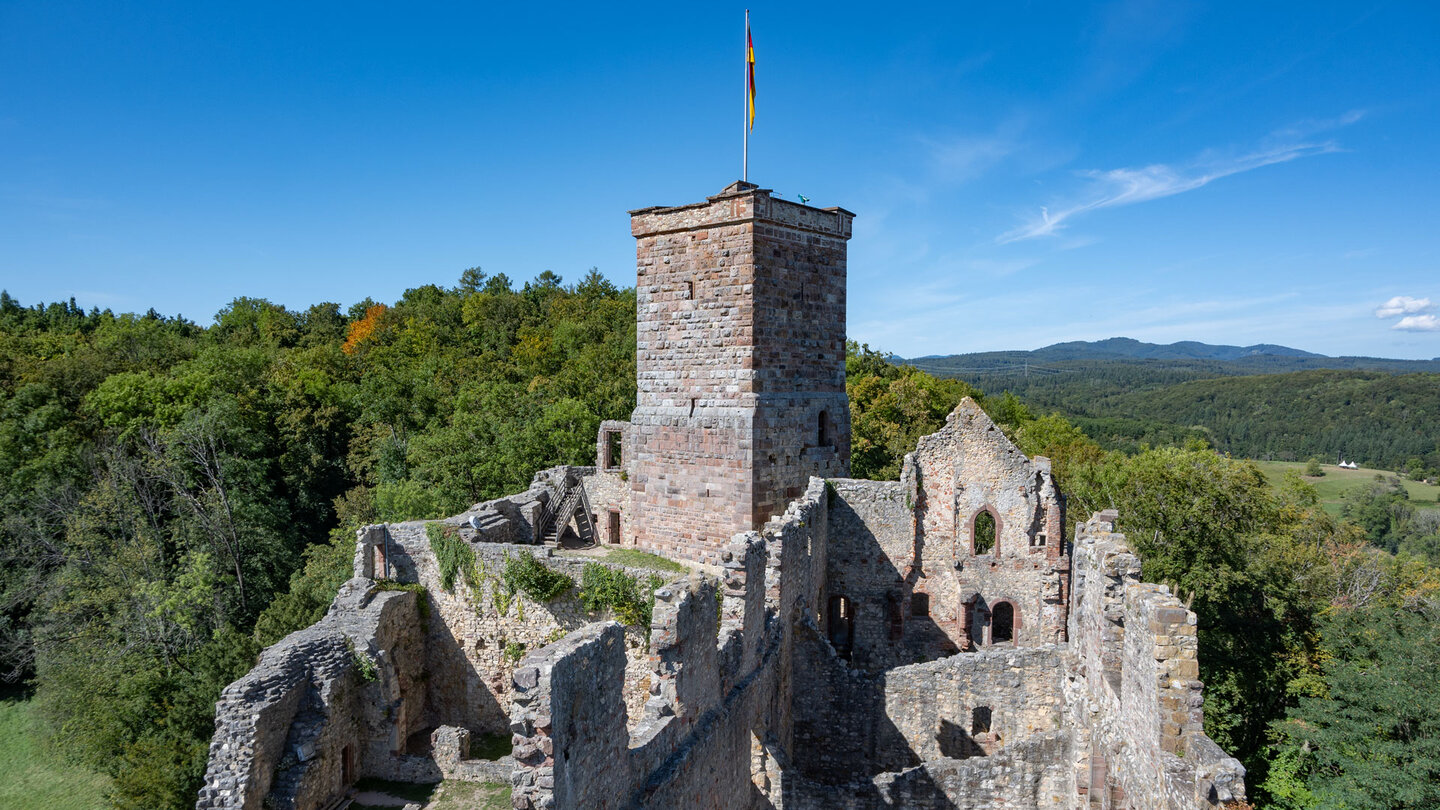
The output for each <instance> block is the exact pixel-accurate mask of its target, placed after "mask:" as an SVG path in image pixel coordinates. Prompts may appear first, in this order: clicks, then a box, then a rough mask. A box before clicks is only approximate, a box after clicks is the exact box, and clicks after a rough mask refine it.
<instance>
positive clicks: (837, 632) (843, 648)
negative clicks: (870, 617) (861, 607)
mask: <svg viewBox="0 0 1440 810" xmlns="http://www.w3.org/2000/svg"><path fill="white" fill-rule="evenodd" d="M827 618H828V621H827V623H826V624H827V626H828V627H829V629H830V646H832V647H834V648H835V651H836V652H838V653H840V654H841V655H843V656H846V657H849V655H850V646H851V644H852V643H853V642H854V640H855V613H854V611H853V609H852V608H851V606H850V600H849V599H846V598H845V597H843V596H832V597H830V610H829V616H828V617H827Z"/></svg>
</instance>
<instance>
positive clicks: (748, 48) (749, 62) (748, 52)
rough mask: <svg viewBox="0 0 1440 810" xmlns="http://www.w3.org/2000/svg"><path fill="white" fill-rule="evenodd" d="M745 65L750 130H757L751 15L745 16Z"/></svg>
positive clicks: (753, 42)
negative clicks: (747, 69)
mask: <svg viewBox="0 0 1440 810" xmlns="http://www.w3.org/2000/svg"><path fill="white" fill-rule="evenodd" d="M745 63H746V67H748V68H749V75H750V83H749V90H750V92H749V99H750V128H751V129H754V128H755V41H754V40H752V39H751V38H750V15H749V14H746V15H745Z"/></svg>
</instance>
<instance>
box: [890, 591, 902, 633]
mask: <svg viewBox="0 0 1440 810" xmlns="http://www.w3.org/2000/svg"><path fill="white" fill-rule="evenodd" d="M888 607H889V612H890V640H891V641H899V640H900V639H902V638H904V637H905V611H904V610H902V609H901V605H900V597H899V596H891V597H890V604H889V606H888Z"/></svg>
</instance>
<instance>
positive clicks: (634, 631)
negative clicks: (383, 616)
mask: <svg viewBox="0 0 1440 810" xmlns="http://www.w3.org/2000/svg"><path fill="white" fill-rule="evenodd" d="M454 520H455V519H447V520H445V521H440V523H441V525H451V526H453V523H454ZM386 529H387V530H388V531H389V533H390V537H391V549H392V559H393V560H394V561H395V564H394V565H393V566H392V569H393V570H395V571H398V572H401V574H400V576H399V577H397V579H398V581H401V582H418V583H419V584H421V585H424V586H425V588H426V591H427V593H428V595H429V598H430V600H431V604H432V605H433V606H434V613H435V616H436V617H437V618H438V619H439V621H436V622H432V623H431V624H430V625H429V633H428V635H427V638H426V645H425V650H426V662H425V668H426V671H427V672H429V673H430V676H431V677H430V678H429V680H428V681H427V683H426V688H427V690H428V692H429V697H428V705H429V706H430V710H429V712H428V714H427V718H426V721H427V722H426V726H427V727H435V726H460V727H463V728H468V729H471V730H472V731H476V732H488V733H498V732H502V731H504V730H505V729H506V728H507V727H508V725H509V722H510V720H509V716H510V710H509V705H510V691H511V675H512V674H513V672H514V671H515V668H516V666H517V665H518V663H519V660H520V658H521V657H522V656H523V654H524V652H525V651H528V650H537V649H540V648H541V647H544V646H545V645H547V644H550V643H552V642H554V641H555V640H557V639H559V638H560V637H562V636H563V635H565V634H566V633H568V632H570V631H572V630H575V629H578V628H580V627H583V626H585V625H587V624H590V623H591V622H593V621H595V619H596V617H595V616H594V615H592V614H590V613H588V612H587V611H586V610H585V607H584V605H582V604H581V603H580V600H579V595H578V593H577V592H576V591H571V592H570V593H568V594H564V595H562V596H560V597H558V598H556V599H554V600H552V601H550V602H536V601H534V600H533V599H530V598H529V597H527V596H525V595H524V594H522V593H511V592H509V591H508V589H507V588H506V587H505V585H504V583H503V582H502V581H501V579H500V574H501V572H502V571H503V570H504V566H505V562H506V560H507V559H508V558H510V557H512V556H516V555H519V554H532V555H534V556H535V557H536V558H537V559H539V560H540V561H541V562H543V563H544V564H545V565H546V567H548V568H550V569H552V570H555V571H559V572H561V573H564V574H566V575H568V576H569V577H570V578H571V579H572V580H574V582H575V583H576V584H577V585H579V583H580V580H581V574H582V572H583V570H584V567H585V565H586V564H587V563H590V562H599V563H600V564H602V565H609V564H607V563H604V562H603V561H598V560H594V559H591V558H583V557H563V556H558V555H555V553H554V551H553V550H551V549H548V548H544V547H540V548H535V547H527V546H517V545H511V544H503V543H473V544H471V549H472V551H473V552H474V554H475V558H476V562H477V565H476V571H475V572H474V575H473V576H474V579H475V581H476V584H477V585H478V588H476V587H472V586H471V585H470V584H469V582H467V581H466V579H465V578H464V577H463V576H457V577H456V581H455V583H454V587H453V588H452V590H449V591H446V590H445V588H444V586H443V583H442V582H441V577H440V567H439V563H438V561H437V560H436V558H435V552H434V550H433V549H432V547H431V544H430V540H429V538H428V537H427V534H426V528H425V523H423V522H412V523H392V524H389V525H388V526H387V527H386ZM609 567H619V566H613V565H610V566H609ZM626 570H627V571H628V572H629V573H630V574H632V575H634V576H637V577H639V578H642V579H643V578H645V577H648V576H649V575H651V574H655V573H657V572H653V571H645V570H639V569H626ZM663 576H664V577H667V578H669V577H673V576H675V575H674V574H670V573H667V574H663ZM644 647H645V636H644V632H643V631H642V630H640V629H638V628H631V629H628V630H627V631H626V633H625V649H626V654H627V656H628V660H629V662H630V666H629V669H628V674H627V676H626V688H625V690H624V693H625V695H626V705H627V706H628V707H629V709H630V711H629V716H630V717H632V718H634V717H638V715H639V708H640V706H641V705H642V704H643V703H644V701H645V689H644V687H643V684H642V681H643V680H644V679H645V660H646V654H645V650H644ZM517 652H518V653H519V654H518V655H517V654H516V653H517ZM622 722H623V718H622Z"/></svg>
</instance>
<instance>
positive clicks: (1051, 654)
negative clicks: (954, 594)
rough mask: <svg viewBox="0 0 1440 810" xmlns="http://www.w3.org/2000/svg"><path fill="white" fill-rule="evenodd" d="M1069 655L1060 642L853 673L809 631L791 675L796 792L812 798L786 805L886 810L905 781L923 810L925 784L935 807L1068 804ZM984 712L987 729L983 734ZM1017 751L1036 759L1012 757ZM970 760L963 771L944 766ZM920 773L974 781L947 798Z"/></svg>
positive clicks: (938, 785) (942, 784)
mask: <svg viewBox="0 0 1440 810" xmlns="http://www.w3.org/2000/svg"><path fill="white" fill-rule="evenodd" d="M1062 650H1063V647H1058V646H1055V645H1049V646H1044V647H1033V648H1023V649H994V650H987V651H984V652H980V653H976V654H973V655H954V656H950V657H948V658H944V659H941V660H938V661H932V662H928V663H922V664H913V665H909V666H902V667H897V668H894V669H890V670H887V671H884V672H881V673H876V674H867V673H864V672H862V671H860V670H857V669H852V668H850V667H849V666H848V665H847V663H846V662H845V661H844V660H843V659H841V658H840V657H839V656H837V655H836V654H835V652H834V650H833V648H831V647H830V646H829V643H828V642H827V641H825V640H824V639H822V638H820V636H819V635H818V634H813V635H812V636H811V637H810V638H808V639H806V640H804V641H802V642H800V643H799V644H797V653H796V658H795V675H794V677H795V716H796V721H795V729H796V743H795V750H796V752H797V753H796V759H795V762H794V765H795V771H796V772H795V774H794V778H793V779H792V787H793V788H794V791H795V792H796V795H797V796H805V797H809V798H807V799H806V801H805V803H801V804H796V803H795V802H794V801H792V802H791V803H790V804H788V805H787V806H788V807H801V808H809V807H815V808H820V807H826V806H829V805H827V804H826V803H825V802H826V801H829V800H830V799H831V798H834V797H835V796H841V795H845V794H846V793H847V792H848V793H852V794H854V795H855V796H857V797H858V796H868V797H869V799H867V800H866V801H865V802H860V800H859V799H858V798H856V799H854V800H853V802H858V803H852V804H851V805H845V806H855V807H888V806H891V805H890V804H888V803H886V801H884V800H883V798H884V797H885V796H892V795H893V794H894V791H893V790H890V789H889V788H885V789H883V790H882V787H883V786H885V785H889V784H892V783H894V784H897V785H908V787H907V788H905V790H907V791H909V794H907V795H911V794H913V796H914V797H916V798H915V801H917V802H920V803H919V804H916V805H915V806H917V807H929V806H932V805H931V804H930V803H927V802H931V801H932V799H924V800H923V801H922V799H921V798H919V797H920V796H921V795H922V794H924V793H925V791H926V788H924V787H923V785H922V784H921V783H922V782H924V781H925V780H930V788H928V789H930V790H933V791H936V792H935V797H934V798H933V802H934V803H935V804H934V806H938V807H949V806H952V805H949V804H945V803H944V802H945V801H952V802H956V803H959V805H960V806H984V802H985V801H994V802H995V803H997V804H1005V805H1006V806H1016V807H1067V806H1069V804H1068V797H1069V796H1070V795H1071V794H1072V793H1073V789H1072V787H1071V785H1072V781H1071V780H1072V775H1071V771H1070V761H1069V756H1068V753H1067V752H1068V748H1069V735H1068V734H1067V733H1066V732H1065V730H1064V726H1063V724H1062V718H1063V715H1064V712H1063V705H1062V689H1061V681H1062V678H1063V676H1064V670H1063V667H1062V657H1061V653H1062ZM977 709H979V710H982V712H983V711H984V710H988V716H987V719H988V724H989V725H988V731H986V730H980V729H979V728H977V725H976V720H977V717H976V710H977ZM1017 746H1018V750H1021V751H1025V752H1028V753H1027V754H1026V755H1025V756H1024V757H1019V756H1017V755H1013V754H1011V753H1010V751H1011V750H1012V749H1015V748H1016V747H1017ZM972 759H973V760H974V761H971V762H968V764H966V765H964V766H958V765H957V766H953V767H952V766H950V765H946V764H944V763H946V762H948V761H949V760H967V761H969V760H972ZM1017 763H1024V766H1025V769H1026V770H1025V773H1026V776H1025V778H1023V779H1013V778H1011V776H1012V775H1013V774H1012V772H1013V771H1014V769H1015V767H1016V765H1017ZM922 765H923V766H925V768H927V769H929V770H931V771H935V774H938V773H951V772H952V771H955V768H960V769H961V770H963V771H964V772H965V773H966V774H968V776H967V777H966V779H965V780H963V781H962V782H959V783H956V784H959V785H961V787H960V788H959V789H957V790H951V789H950V788H948V787H946V785H947V784H949V783H948V782H946V781H945V780H939V781H935V780H933V779H931V777H932V776H934V775H935V774H930V775H929V776H927V775H926V774H927V773H929V771H926V772H925V773H920V772H913V773H912V772H910V770H909V769H914V768H918V767H920V766H922ZM937 768H938V769H939V770H936V769H937ZM906 774H908V775H906ZM857 780H858V781H857ZM917 780H918V781H917ZM952 781H953V780H952ZM980 784H983V785H985V789H984V790H983V791H982V792H980V793H978V794H977V793H973V792H971V793H966V792H965V791H966V790H967V789H970V788H973V787H974V786H975V785H980ZM827 786H828V787H827ZM966 786H968V787H966ZM829 788H834V790H830V789H829ZM897 789H898V788H897ZM947 791H950V792H949V793H947ZM947 795H948V797H949V798H948V799H946V798H943V797H945V796H947ZM969 802H974V803H975V804H969ZM894 806H907V807H908V806H910V805H908V804H897V805H894Z"/></svg>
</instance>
